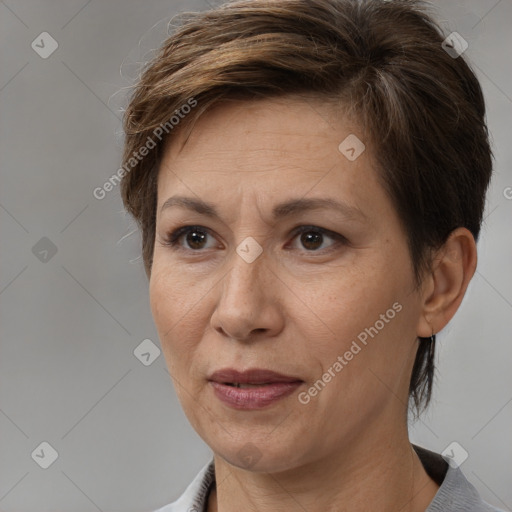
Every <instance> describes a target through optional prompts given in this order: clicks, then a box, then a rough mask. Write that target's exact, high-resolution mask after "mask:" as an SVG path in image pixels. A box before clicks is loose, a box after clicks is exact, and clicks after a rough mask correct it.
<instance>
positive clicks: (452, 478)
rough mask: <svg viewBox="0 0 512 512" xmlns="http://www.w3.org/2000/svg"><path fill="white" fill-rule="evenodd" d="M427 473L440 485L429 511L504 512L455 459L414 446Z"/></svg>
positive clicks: (427, 511)
mask: <svg viewBox="0 0 512 512" xmlns="http://www.w3.org/2000/svg"><path fill="white" fill-rule="evenodd" d="M413 446H414V449H415V450H416V453H417V454H418V456H419V458H420V460H421V462H422V464H423V466H424V467H425V470H426V471H427V473H429V475H430V476H431V477H432V478H433V479H434V480H436V481H437V482H438V484H439V485H440V487H439V489H438V491H437V494H436V495H435V496H434V499H433V500H432V502H431V503H430V505H429V507H428V508H427V510H426V511H425V512H504V511H503V510H501V509H498V508H495V507H493V506H492V505H490V504H489V503H486V502H485V501H484V500H483V499H482V498H481V496H480V494H479V493H478V491H477V490H476V488H475V487H474V486H473V485H472V484H471V483H470V482H469V481H468V479H467V478H466V477H465V475H464V473H463V472H462V471H461V469H460V467H459V466H457V465H456V464H455V462H454V461H453V460H451V459H446V460H445V459H444V457H443V456H442V455H440V454H438V453H435V452H432V451H430V450H427V449H425V448H422V447H420V446H416V445H413Z"/></svg>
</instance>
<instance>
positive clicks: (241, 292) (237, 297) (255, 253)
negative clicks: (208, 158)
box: [223, 237, 268, 306]
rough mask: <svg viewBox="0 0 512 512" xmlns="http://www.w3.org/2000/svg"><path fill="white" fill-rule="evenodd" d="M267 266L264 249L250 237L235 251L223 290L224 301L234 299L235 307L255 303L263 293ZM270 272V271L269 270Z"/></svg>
mask: <svg viewBox="0 0 512 512" xmlns="http://www.w3.org/2000/svg"><path fill="white" fill-rule="evenodd" d="M266 265H267V261H266V258H265V257H264V255H263V248H262V247H261V246H260V245H259V244H258V242H256V240H254V239H253V238H251V237H249V238H246V239H244V240H243V241H242V242H241V243H240V244H239V245H238V246H237V247H236V248H235V250H234V251H233V254H232V256H231V258H230V261H229V266H230V269H229V272H228V275H227V276H226V281H225V285H224V289H223V299H228V300H229V299H233V300H234V301H235V303H234V304H233V305H235V306H241V305H243V303H248V302H253V301H254V300H255V298H257V297H259V296H260V294H261V292H262V289H261V288H262V285H263V281H265V282H266V279H263V277H264V276H263V273H264V272H265V267H266ZM267 271H268V269H267Z"/></svg>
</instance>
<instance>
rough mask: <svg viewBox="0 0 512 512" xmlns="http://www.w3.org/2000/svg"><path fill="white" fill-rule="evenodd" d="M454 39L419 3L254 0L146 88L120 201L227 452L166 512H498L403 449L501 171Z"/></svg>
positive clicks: (209, 425) (201, 19) (164, 316)
mask: <svg viewBox="0 0 512 512" xmlns="http://www.w3.org/2000/svg"><path fill="white" fill-rule="evenodd" d="M444 39H445V38H444V36H443V35H441V31H440V29H439V28H438V27H437V26H436V25H435V23H434V22H433V21H432V19H431V18H430V17H429V15H428V14H427V13H426V11H425V9H424V7H423V6H422V5H421V4H420V3H419V2H415V1H397V2H394V1H391V2H389V1H387V2H384V1H377V0H367V1H355V0H307V1H306V0H282V1H279V2H275V1H268V0H250V1H239V2H231V3H228V4H225V5H223V6H221V7H219V8H217V9H214V10H212V11H209V12H204V13H199V14H196V15H195V16H193V17H190V18H189V19H188V20H187V21H186V23H185V24H184V25H183V26H182V27H181V28H180V29H179V30H177V31H176V32H175V33H174V34H173V35H172V36H171V37H170V38H169V39H168V40H167V41H166V42H165V44H164V45H163V47H162V49H161V51H160V53H159V54H158V55H157V56H156V57H155V59H154V60H153V61H152V62H151V63H150V65H149V67H148V68H147V69H146V70H145V72H144V74H143V75H142V77H141V79H140V81H139V82H138V84H137V85H136V88H135V92H134V95H133V97H132V99H131V103H130V105H129V107H128V109H127V112H126V117H125V130H126V146H125V155H124V165H123V174H124V176H123V182H122V194H123V201H124V204H125V206H126V208H127V210H128V211H129V212H130V213H131V214H132V215H133V216H134V217H135V219H136V220H137V222H138V223H139V225H140V227H141V229H142V238H143V255H144V262H145V268H146V272H147V275H148V277H149V285H150V301H151V308H152V313H153V317H154V320H155V323H156V326H157V330H158V333H159V337H160V341H161V344H162V348H163V351H164V354H165V358H166V362H167V365H168V368H169V372H170V374H171V376H172V379H173V382H174V384H175V387H176V391H177V393H178V396H179V399H180V402H181V404H182V406H183V408H184V411H185V413H186V414H187V417H188V419H189V420H190V422H191V424H192V426H193V427H194V429H195V430H196V431H197V432H198V434H199V435H200V436H201V437H202V438H203V439H204V441H205V442H206V443H207V444H208V445H209V446H210V447H211V449H212V451H213V454H214V456H213V460H212V461H211V463H210V464H208V465H207V466H205V467H204V468H203V470H202V471H201V472H200V474H199V475H198V476H197V478H196V479H195V480H194V481H193V482H192V483H191V485H190V486H189V488H188V489H187V490H186V492H185V493H184V495H183V496H182V497H181V498H180V499H179V500H178V501H177V502H175V503H174V504H171V505H168V506H166V507H163V508H161V509H160V511H159V512H171V511H172V512H178V511H198V512H199V511H208V512H211V511H219V512H231V511H240V510H244V511H245V510H251V511H288V510H305V511H309V512H314V511H320V510H322V511H334V510H336V511H338V510H347V511H363V510H364V511H368V510H376V511H377V510H378V511H404V512H405V511H414V512H419V511H425V510H428V511H437V510H443V511H455V510H465V511H474V512H476V511H491V510H496V509H494V508H492V507H491V506H490V505H488V504H486V503H484V502H483V501H482V500H481V498H480V497H479V496H478V493H477V492H476V490H475V489H474V488H473V487H472V486H471V485H470V484H469V482H468V481H467V480H466V478H465V476H464V475H463V474H462V472H461V471H460V469H459V468H458V467H457V461H456V459H457V457H456V454H454V456H453V460H452V459H450V458H449V457H448V460H449V462H450V464H448V463H447V462H446V461H445V460H444V459H443V457H441V456H440V455H439V454H435V453H433V452H430V451H428V450H425V449H423V448H421V447H418V446H415V445H412V444H411V443H410V441H409V437H408V431H407V415H408V410H409V405H410V406H411V409H412V410H414V411H416V414H419V413H420V412H421V411H422V410H423V409H424V408H425V407H426V405H427V404H428V402H429V399H430V394H431V388H432V380H433V374H434V367H433V364H434V347H435V334H436V333H437V332H439V331H440V330H441V329H442V328H443V327H444V326H445V325H446V324H447V323H448V322H449V321H450V319H451V318H452V317H453V315H454V314H455V312H456V311H457V309H458V307H459V305H460V303H461V301H462V299H463V297H464V294H465V292H466V289H467V286H468V283H469V282H470V280H471V278H472V276H473V274H474V272H475V268H476V263H477V253H476V245H475V241H476V240H477V239H478V234H479V231H480V224H481V220H482V213H483V208H484V201H485V193H486V190H487V187H488V184H489V180H490V178H491V172H492V159H491V151H490V148H489V142H488V135H487V128H486V125H485V121H484V114H485V108H484V101H483V97H482V92H481V89H480V86H479V84H478V81H477V79H476V78H475V76H474V74H473V73H472V71H471V70H470V68H469V67H468V65H467V64H466V63H465V61H464V59H463V57H462V56H461V55H460V53H461V52H462V50H463V45H462V44H461V41H460V39H450V40H448V41H444ZM443 41H444V42H443Z"/></svg>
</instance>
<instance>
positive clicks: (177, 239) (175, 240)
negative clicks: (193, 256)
mask: <svg viewBox="0 0 512 512" xmlns="http://www.w3.org/2000/svg"><path fill="white" fill-rule="evenodd" d="M208 236H210V231H209V230H208V229H206V228H203V227H201V226H182V227H180V228H178V229H176V230H175V231H173V232H172V233H170V234H169V235H168V236H167V238H166V240H165V244H166V245H169V246H171V247H173V248H175V249H177V250H179V249H183V250H184V251H187V250H190V251H200V250H202V249H205V248H206V249H207V248H208V247H207V246H206V245H205V242H206V241H207V238H208ZM182 239H183V240H185V242H186V244H187V245H186V246H183V243H182Z"/></svg>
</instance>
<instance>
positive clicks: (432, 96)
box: [121, 0, 492, 413]
mask: <svg viewBox="0 0 512 512" xmlns="http://www.w3.org/2000/svg"><path fill="white" fill-rule="evenodd" d="M444 39H445V37H444V36H443V32H442V30H441V28H440V27H439V25H437V24H436V22H435V21H433V18H432V16H431V15H430V14H429V12H428V6H427V5H426V4H425V3H424V2H421V1H416V0H395V1H393V0H392V1H385V0H279V1H275V0H241V1H240V0H239V1H231V2H227V3H225V4H223V5H221V6H220V7H218V8H216V9H212V10H210V11H205V12H199V13H187V18H186V19H185V21H184V22H183V23H182V24H181V26H180V27H178V29H177V30H176V31H175V32H174V33H173V34H172V35H171V36H170V37H169V38H168V39H167V40H166V41H165V42H164V44H163V46H162V48H161V50H160V52H159V53H158V54H157V55H156V57H155V58H154V59H153V60H152V61H151V62H150V63H149V65H148V67H147V68H146V69H145V70H144V72H143V74H142V76H141V78H140V80H139V81H138V83H137V84H136V85H135V90H134V94H133V96H132V98H131V101H130V104H129V106H128V108H127V110H126V113H125V118H124V128H125V133H126V142H125V152H124V158H123V168H124V169H125V170H126V174H125V175H124V177H123V180H122V182H121V194H122V199H123V202H124V205H125V207H126V209H127V210H128V212H130V213H131V214H132V215H133V216H134V218H135V219H136V221H137V223H138V224H139V226H140V228H141V229H142V252H143V259H144V265H145V270H146V273H147V275H148V276H149V275H150V273H151V265H152V254H153V249H154V238H155V223H156V205H157V175H158V167H159V162H160V159H161V157H162V152H163V149H164V147H165V144H166V143H167V142H168V141H169V140H171V138H172V135H173V134H175V133H176V132H177V129H180V130H181V129H183V128H185V127H186V126H187V127H188V128H187V130H188V133H189V134H190V130H191V129H192V126H193V123H194V122H195V121H197V119H198V118H199V117H200V116H201V115H202V114H203V113H204V112H206V111H207V110H208V109H209V108H210V107H211V106H212V105H214V104H215V103H218V102H219V101H221V100H223V99H226V98H233V97H237V98H242V99H254V98H258V97H260V98H266V97H276V96H286V95H291V94H305V95H308V94H309V95H311V94H313V95H315V96H316V97H318V98H320V99H325V100H326V101H335V102H338V103H339V104H340V105H345V108H346V110H347V112H350V113H351V114H353V116H354V117H355V119H356V120H357V122H358V124H359V125H360V126H361V130H362V133H363V134H364V136H365V137H366V138H367V139H366V140H368V141H371V142H372V147H373V148H374V151H373V157H374V159H375V161H376V164H377V167H378V173H379V178H380V179H381V182H382V185H383V187H384V189H385V190H386V192H387V193H388V194H389V197H390V198H391V200H392V202H393V204H394V206H395V208H396V210H397V212H398V213H399V216H400V218H401V221H402V223H403V227H404V229H405V232H406V234H407V240H408V244H409V250H410V254H411V260H412V262H413V268H414V273H415V279H416V284H417V285H418V286H419V285H420V283H421V280H422V276H423V273H424V272H425V271H427V270H429V269H430V268H431V266H430V265H431V255H432V250H435V249H437V248H439V247H441V246H442V244H443V243H444V242H445V241H446V239H447V238H448V236H449V234H450V233H451V232H452V231H453V230H454V229H455V228H457V227H459V226H463V227H466V228H467V229H469V230H470V231H471V233H472V234H473V236H474V238H475V240H478V235H479V232H480V225H481V222H482V215H483V211H484V206H485V194H486V190H487V187H488V185H489V181H490V178H491V173H492V153H491V149H490V146H489V140H488V131H487V126H486V123H485V104H484V98H483V94H482V90H481V87H480V84H479V82H478V80H477V78H476V77H475V75H474V73H473V72H472V70H471V69H470V67H469V66H468V64H467V63H466V62H465V60H464V59H463V58H462V56H459V57H457V58H453V57H452V56H451V55H449V54H448V53H447V51H445V49H444V48H443V47H442V42H443V40H444ZM191 98H192V99H193V100H194V101H196V102H197V103H196V104H197V105H198V106H197V107H196V108H194V109H189V110H191V111H190V112H189V113H188V114H187V115H186V116H182V115H180V118H181V117H183V121H182V122H180V123H179V125H176V129H173V128H175V125H173V124H172V123H171V124H170V123H169V119H170V118H171V116H173V115H177V114H178V113H180V109H181V108H182V106H183V105H186V104H187V103H189V102H190V100H191ZM162 126H164V127H167V128H166V134H165V136H164V137H161V138H159V140H158V142H157V143H156V144H155V147H153V148H152V149H151V150H150V151H149V152H147V155H146V156H145V157H144V158H142V159H137V160H136V161H135V160H133V161H130V159H133V155H134V152H137V151H138V150H139V149H140V148H141V147H143V146H144V145H146V144H147V141H149V139H150V138H152V137H153V138H154V133H155V130H158V129H159V127H162ZM160 131H161V129H160ZM158 133H159V132H158ZM128 162H131V165H127V164H128ZM419 341H420V343H419V347H418V351H417V354H416V360H415V364H414V367H413V370H412V375H411V382H410V388H409V397H410V399H411V401H412V403H413V404H414V406H415V408H416V410H417V412H418V413H419V412H420V411H421V409H422V408H425V407H426V406H427V405H428V403H429V401H430V398H431V391H432V383H433V376H434V347H435V337H434V338H433V340H429V338H419Z"/></svg>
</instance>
